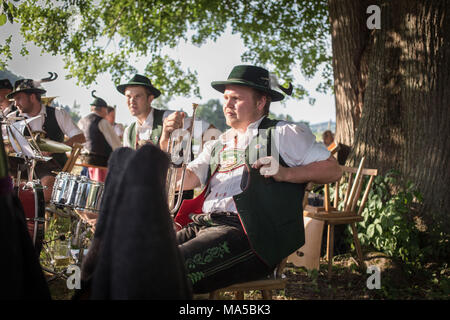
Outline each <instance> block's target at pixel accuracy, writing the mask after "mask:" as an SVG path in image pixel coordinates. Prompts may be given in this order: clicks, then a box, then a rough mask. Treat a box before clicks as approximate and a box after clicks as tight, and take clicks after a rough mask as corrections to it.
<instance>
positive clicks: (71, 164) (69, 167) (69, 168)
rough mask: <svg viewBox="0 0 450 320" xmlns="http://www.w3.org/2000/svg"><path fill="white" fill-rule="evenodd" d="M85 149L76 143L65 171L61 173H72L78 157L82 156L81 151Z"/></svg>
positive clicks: (64, 168)
mask: <svg viewBox="0 0 450 320" xmlns="http://www.w3.org/2000/svg"><path fill="white" fill-rule="evenodd" d="M82 148H83V145H81V144H79V143H75V144H74V145H73V146H72V151H71V152H70V156H69V158H68V159H67V161H66V163H65V164H64V167H63V169H62V170H61V172H71V171H72V169H73V167H74V165H75V162H76V161H77V159H78V156H79V155H80V152H81V149H82Z"/></svg>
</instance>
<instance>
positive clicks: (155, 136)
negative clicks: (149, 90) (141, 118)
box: [127, 108, 165, 149]
mask: <svg viewBox="0 0 450 320" xmlns="http://www.w3.org/2000/svg"><path fill="white" fill-rule="evenodd" d="M153 110H154V112H153V126H152V134H151V135H150V140H149V141H150V142H151V143H153V144H154V145H155V146H157V147H159V139H160V138H161V134H162V128H163V121H162V119H163V115H164V112H165V110H159V109H155V108H153ZM127 139H128V143H129V145H130V147H131V148H132V149H136V122H133V123H132V124H131V125H130V130H129V131H128V137H127Z"/></svg>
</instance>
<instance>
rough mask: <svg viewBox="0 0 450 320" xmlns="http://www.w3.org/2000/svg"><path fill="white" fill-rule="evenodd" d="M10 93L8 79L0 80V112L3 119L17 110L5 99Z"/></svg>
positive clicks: (10, 87)
mask: <svg viewBox="0 0 450 320" xmlns="http://www.w3.org/2000/svg"><path fill="white" fill-rule="evenodd" d="M11 91H13V87H12V84H11V82H9V80H8V79H0V112H1V113H2V115H3V116H4V117H6V116H7V115H8V113H10V112H13V111H16V110H17V108H16V106H15V105H14V103H13V102H11V101H9V99H7V98H6V96H7V95H8V94H9V93H10V92H11Z"/></svg>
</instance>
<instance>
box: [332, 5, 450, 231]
mask: <svg viewBox="0 0 450 320" xmlns="http://www.w3.org/2000/svg"><path fill="white" fill-rule="evenodd" d="M354 2H355V3H354ZM356 2H358V1H351V0H349V1H342V0H330V1H329V5H330V19H331V24H332V42H333V68H334V72H335V74H334V78H335V92H336V122H337V128H336V131H337V132H336V138H337V140H338V141H340V142H343V143H352V145H353V151H352V154H351V157H350V160H349V163H350V164H354V163H355V162H357V161H359V159H360V158H361V157H362V156H366V158H367V162H366V163H367V167H372V168H377V169H379V170H380V174H385V173H386V172H387V171H389V170H390V169H396V170H398V171H400V173H401V174H402V176H403V177H404V178H405V179H406V180H410V181H412V182H414V183H415V184H416V186H417V187H418V189H419V190H420V192H421V193H422V195H423V196H424V203H423V207H422V213H423V214H424V216H425V218H429V219H428V223H433V221H432V217H433V216H434V214H437V216H438V217H439V220H440V221H441V222H443V223H444V228H445V231H448V230H449V229H450V228H449V226H450V223H449V219H446V218H447V212H448V210H449V207H450V196H449V194H450V188H449V184H450V170H449V169H448V168H447V166H448V163H449V160H450V141H449V137H450V110H449V106H450V90H448V89H447V88H446V86H448V85H449V84H450V17H448V14H449V13H450V1H444V0H443V1H438V0H435V1H421V0H414V1H411V0H396V1H388V0H383V1H378V5H379V7H380V8H381V29H375V30H368V29H367V26H366V19H367V18H368V17H369V14H367V13H366V9H367V6H368V5H369V4H368V3H367V2H365V3H364V2H363V1H361V2H358V3H359V4H356ZM371 2H372V3H371V4H374V3H375V2H376V1H371ZM352 129H353V130H352Z"/></svg>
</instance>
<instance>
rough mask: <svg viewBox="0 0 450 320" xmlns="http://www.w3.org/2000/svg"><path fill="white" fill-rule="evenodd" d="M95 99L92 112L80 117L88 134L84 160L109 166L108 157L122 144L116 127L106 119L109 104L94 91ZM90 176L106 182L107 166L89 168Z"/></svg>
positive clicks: (81, 126) (86, 134) (80, 124)
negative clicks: (115, 129)
mask: <svg viewBox="0 0 450 320" xmlns="http://www.w3.org/2000/svg"><path fill="white" fill-rule="evenodd" d="M92 97H93V98H94V101H93V102H92V103H91V113H89V114H88V115H87V116H85V117H83V118H81V119H80V121H79V122H78V126H79V127H80V128H81V130H83V133H84V135H85V136H86V143H85V144H84V151H83V154H82V157H81V158H82V159H83V162H85V163H87V164H89V165H93V166H97V167H107V166H108V159H109V156H110V155H111V153H112V151H113V150H115V149H117V148H120V147H121V146H122V144H121V142H120V139H119V137H118V136H117V134H116V132H115V131H114V128H113V127H112V126H111V124H110V123H109V122H108V120H106V116H107V114H108V104H107V103H106V101H105V100H103V99H102V98H99V97H97V96H95V90H94V91H92ZM88 171H89V177H90V178H91V179H92V180H95V181H101V182H104V181H105V179H106V174H107V169H106V168H96V167H90V168H88Z"/></svg>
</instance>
